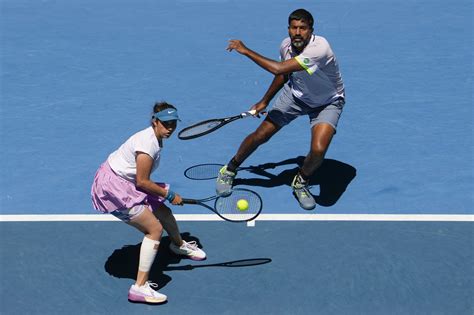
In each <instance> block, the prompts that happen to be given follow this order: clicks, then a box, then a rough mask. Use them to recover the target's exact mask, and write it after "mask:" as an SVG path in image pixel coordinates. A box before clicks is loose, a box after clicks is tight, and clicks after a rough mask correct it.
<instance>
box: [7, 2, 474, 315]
mask: <svg viewBox="0 0 474 315" xmlns="http://www.w3.org/2000/svg"><path fill="white" fill-rule="evenodd" d="M0 4H1V10H0V17H1V18H0V30H1V49H0V54H1V55H0V56H1V57H0V58H1V59H0V62H1V63H0V69H1V80H0V88H1V91H0V105H1V107H0V110H1V112H0V117H1V118H0V128H1V129H0V132H1V134H0V140H1V146H2V151H1V155H0V163H1V165H2V167H1V176H0V178H1V182H0V183H1V193H0V202H1V203H0V232H1V239H2V241H1V253H0V255H1V256H0V257H1V260H0V262H1V269H0V270H1V273H0V275H1V296H2V297H1V300H0V313H2V314H64V313H69V314H108V313H115V314H143V313H152V312H160V313H161V314H189V313H191V312H193V313H198V314H245V313H252V314H472V313H474V303H473V298H472V297H473V296H474V281H473V280H474V279H473V276H474V271H473V268H472V261H473V260H474V259H473V223H472V221H473V218H474V217H473V215H474V197H473V193H472V192H473V191H474V168H473V165H474V161H473V156H474V155H473V137H474V132H473V111H472V104H473V102H472V101H473V99H472V95H473V93H472V91H473V90H472V84H473V80H472V78H473V71H472V47H473V45H472V38H473V36H472V29H473V28H472V17H473V16H472V11H473V10H472V9H473V4H472V1H468V0H455V1H450V2H448V1H441V0H432V1H421V2H420V1H411V0H409V1H403V2H402V1H391V0H383V1H374V0H364V1H323V2H311V1H298V2H288V1H281V0H277V1H269V0H262V1H257V2H255V1H248V0H243V1H242V0H241V1H232V0H227V1H226V0H196V1H193V0H178V1H174V2H170V3H165V2H156V1H148V0H137V1H133V2H131V1H123V0H118V1H109V0H101V1H89V0H85V1H78V0H70V1H41V2H40V1H31V0H20V1H18V0H16V1H13V0H2V1H1V2H0ZM300 7H304V8H306V9H308V10H309V11H310V12H312V14H313V15H314V17H315V32H316V33H317V34H320V35H322V36H324V37H326V38H327V39H328V40H329V42H330V43H331V46H332V48H333V49H334V52H335V53H336V55H337V57H338V60H339V62H340V66H341V72H342V75H343V79H344V83H345V86H346V94H347V103H346V106H345V108H344V112H343V114H342V118H341V120H340V123H339V127H338V131H337V135H336V136H335V138H334V140H333V142H332V144H331V147H330V149H329V151H328V153H327V155H326V160H325V161H324V163H323V165H322V167H321V168H320V169H319V170H318V172H317V173H316V174H315V175H314V176H313V177H312V178H311V184H312V189H311V190H312V192H313V194H314V195H315V196H316V201H317V203H318V205H317V207H316V209H315V210H314V211H309V212H308V211H304V210H303V209H301V208H300V207H299V206H298V203H297V201H296V200H295V199H294V198H293V196H292V195H291V188H290V186H289V185H290V182H291V179H292V176H293V175H294V173H295V172H296V170H297V168H298V165H300V164H301V163H302V159H303V157H304V156H305V155H306V153H307V151H308V149H309V137H310V132H309V124H308V121H307V118H305V117H304V118H298V119H297V120H296V121H294V122H293V123H292V124H291V125H289V126H287V127H285V128H284V129H282V130H281V132H280V133H278V134H277V135H276V136H275V137H274V138H272V139H271V140H270V141H269V142H268V143H267V144H265V145H264V146H262V147H261V148H259V150H258V151H257V152H256V153H255V154H254V155H252V156H251V157H250V158H249V159H248V160H247V161H246V162H245V163H244V165H243V167H244V169H243V170H242V171H240V172H239V174H238V177H237V181H236V186H237V187H239V188H247V189H252V190H255V191H256V192H258V194H260V196H261V197H262V199H263V202H264V206H263V212H262V214H261V215H260V216H259V218H258V219H257V220H256V221H255V222H253V223H255V225H254V226H252V225H253V224H249V225H250V226H248V225H247V224H232V223H228V222H223V221H218V220H217V218H216V216H215V215H213V214H211V213H210V212H209V211H207V210H206V209H204V208H200V207H196V206H184V207H173V208H172V209H173V211H174V212H175V213H176V217H177V218H178V221H179V224H180V227H181V232H182V233H183V236H184V238H186V239H190V240H197V241H198V242H199V243H200V244H201V245H202V246H203V248H204V250H205V251H206V252H207V254H208V259H207V260H206V261H203V262H193V261H189V260H179V259H177V258H176V257H174V256H171V255H170V254H169V252H168V251H166V249H165V248H163V250H162V249H160V252H159V254H158V259H157V260H156V261H155V264H154V266H153V270H152V271H153V272H152V274H153V280H155V282H157V283H158V284H159V286H160V292H163V293H164V294H166V295H168V297H169V301H168V302H167V303H166V304H164V305H158V306H151V305H140V304H132V303H129V302H128V301H127V299H126V292H127V289H128V287H129V286H130V284H131V283H132V282H133V280H132V279H133V278H134V275H133V270H136V267H135V265H134V264H135V263H136V261H137V257H138V256H137V255H138V249H139V244H140V242H141V239H142V237H143V236H142V235H141V234H139V233H138V232H136V231H135V230H133V229H131V228H130V227H128V226H126V225H124V224H122V223H121V222H118V221H117V220H115V219H113V218H112V217H111V216H107V215H99V214H97V213H96V212H95V210H93V208H92V205H91V202H90V197H89V196H90V195H89V192H90V185H91V182H92V179H93V176H94V173H95V171H96V169H97V167H98V166H99V165H100V164H101V163H102V161H103V160H104V159H105V158H106V157H107V155H108V154H109V153H110V152H112V151H113V150H115V149H116V147H117V146H118V145H120V144H121V143H122V142H123V141H124V140H125V139H126V138H127V137H128V136H130V135H131V134H133V133H134V132H136V131H138V130H141V129H143V128H144V127H146V126H147V125H148V123H149V120H148V119H149V114H150V110H151V107H152V105H153V103H154V102H155V101H160V100H166V101H168V102H170V103H172V104H175V105H176V106H177V108H178V110H179V112H180V116H181V119H182V121H181V122H180V125H179V126H178V131H179V130H180V129H181V128H183V127H185V126H188V125H191V124H193V123H195V122H198V121H200V120H205V119H209V118H217V117H225V116H229V115H235V114H239V113H240V112H242V111H245V110H247V109H248V108H249V107H250V106H251V105H253V104H254V103H255V102H256V101H258V100H259V99H260V98H261V96H262V94H263V93H264V92H265V91H266V89H267V87H268V85H269V84H270V82H271V79H272V76H271V75H270V74H268V73H266V72H265V71H263V70H262V69H260V68H259V67H258V66H256V65H255V64H253V63H252V62H250V61H249V60H247V59H245V58H244V57H243V56H240V55H238V54H234V53H228V52H227V51H226V50H225V47H226V45H227V41H228V40H229V39H231V38H237V39H241V40H243V41H244V42H245V43H246V44H247V45H248V46H249V47H251V48H252V49H254V50H256V51H258V52H260V53H261V54H263V55H265V56H269V57H271V58H273V59H278V56H279V55H278V48H279V45H280V43H281V40H282V39H283V38H284V37H286V36H287V18H288V14H289V13H290V12H291V11H293V10H294V9H297V8H300ZM259 123H260V120H259V119H256V118H255V119H254V118H248V119H242V120H239V121H236V122H234V123H231V124H228V125H226V126H225V127H223V128H222V129H220V130H218V131H216V132H214V133H211V134H209V135H206V136H204V137H202V138H198V139H193V140H187V141H182V140H179V139H178V138H177V137H176V136H174V137H172V138H171V139H169V140H167V141H166V142H165V149H164V153H163V158H162V160H161V164H160V167H159V170H158V171H157V172H156V173H155V174H154V176H155V177H156V180H157V181H163V180H164V181H166V182H169V183H170V184H171V185H172V187H173V188H174V190H175V191H176V192H178V193H180V194H181V195H183V196H185V197H189V198H205V197H209V196H212V195H213V194H214V180H213V179H209V180H199V181H197V180H193V179H190V178H188V177H186V176H185V174H184V172H185V170H186V169H188V168H190V167H192V166H196V165H199V164H204V163H217V164H223V163H226V162H227V161H228V160H229V159H230V158H231V157H232V155H233V154H234V153H235V150H236V149H237V147H238V145H239V144H240V142H241V141H242V139H243V138H244V137H245V136H246V135H247V134H248V133H250V132H251V131H253V130H254V129H255V128H256V127H257V126H258V124H259ZM167 242H169V239H168V238H167V237H165V238H164V240H163V244H165V245H166V243H167ZM247 259H250V260H253V259H264V260H263V261H265V263H263V264H259V265H249V266H239V267H235V268H234V267H225V266H222V265H219V264H221V263H225V262H231V261H240V260H247ZM190 265H191V266H190Z"/></svg>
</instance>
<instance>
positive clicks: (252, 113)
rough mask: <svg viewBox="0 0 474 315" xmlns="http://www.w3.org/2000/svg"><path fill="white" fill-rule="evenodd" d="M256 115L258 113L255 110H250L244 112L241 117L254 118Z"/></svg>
mask: <svg viewBox="0 0 474 315" xmlns="http://www.w3.org/2000/svg"><path fill="white" fill-rule="evenodd" d="M256 113H257V111H256V110H255V109H252V110H249V111H248V112H243V113H242V114H240V116H242V117H247V116H253V115H255V114H256Z"/></svg>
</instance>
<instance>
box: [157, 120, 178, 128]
mask: <svg viewBox="0 0 474 315" xmlns="http://www.w3.org/2000/svg"><path fill="white" fill-rule="evenodd" d="M160 123H161V124H162V125H163V126H164V127H165V128H166V129H169V128H176V125H177V124H178V121H177V120H167V121H161V120H160Z"/></svg>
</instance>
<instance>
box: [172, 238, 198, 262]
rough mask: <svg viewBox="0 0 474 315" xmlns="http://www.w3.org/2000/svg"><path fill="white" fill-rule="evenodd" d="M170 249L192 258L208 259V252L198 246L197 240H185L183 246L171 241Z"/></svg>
mask: <svg viewBox="0 0 474 315" xmlns="http://www.w3.org/2000/svg"><path fill="white" fill-rule="evenodd" d="M170 249H171V251H172V252H173V253H175V254H176V255H182V256H187V257H189V258H191V259H192V260H204V259H206V253H205V252H204V251H203V250H202V249H200V248H199V247H198V246H197V244H196V242H195V241H192V242H186V241H184V240H183V245H181V246H177V245H175V244H174V243H173V242H171V244H170Z"/></svg>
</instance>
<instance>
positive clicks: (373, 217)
mask: <svg viewBox="0 0 474 315" xmlns="http://www.w3.org/2000/svg"><path fill="white" fill-rule="evenodd" d="M174 216H175V217H176V220H177V221H223V220H222V219H221V218H219V217H218V216H216V215H213V214H175V215H174ZM45 221H120V220H119V219H117V218H116V217H114V216H112V215H109V214H4V215H0V222H45ZM254 221H443V222H449V221H451V222H474V215H472V214H324V213H316V214H301V213H298V214H261V215H259V216H258V217H257V218H256V219H255V220H253V221H250V222H248V224H247V225H249V226H252V225H254V224H255V222H254ZM251 222H252V223H251Z"/></svg>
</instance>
